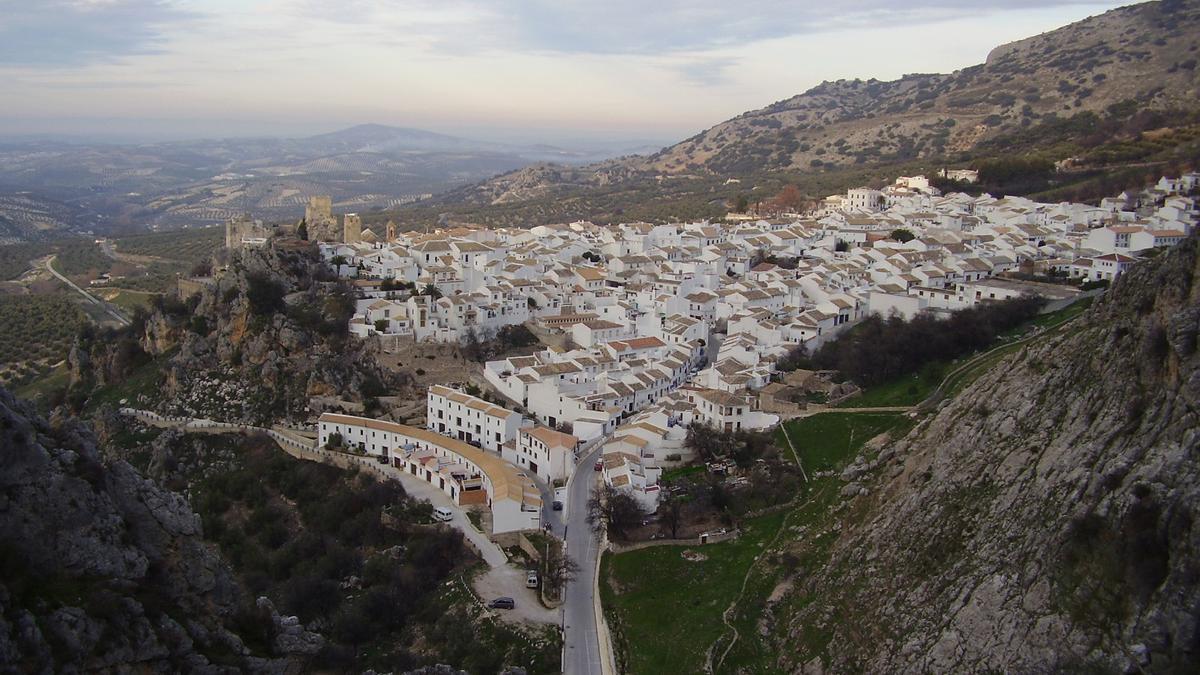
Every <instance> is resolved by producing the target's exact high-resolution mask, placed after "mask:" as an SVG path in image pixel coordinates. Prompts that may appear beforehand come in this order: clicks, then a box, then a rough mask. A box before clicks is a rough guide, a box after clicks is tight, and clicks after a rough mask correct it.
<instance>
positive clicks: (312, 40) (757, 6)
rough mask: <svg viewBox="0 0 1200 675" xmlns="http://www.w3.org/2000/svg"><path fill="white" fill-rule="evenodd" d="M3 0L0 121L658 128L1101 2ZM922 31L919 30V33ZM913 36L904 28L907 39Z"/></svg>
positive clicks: (913, 61)
mask: <svg viewBox="0 0 1200 675" xmlns="http://www.w3.org/2000/svg"><path fill="white" fill-rule="evenodd" d="M993 4H994V3H983V2H977V1H975V0H923V1H921V2H918V3H916V4H910V5H908V6H906V7H905V8H904V9H903V10H898V11H897V10H891V9H890V6H889V5H888V4H885V3H882V2H879V1H878V0H852V1H851V2H848V3H843V4H842V5H841V6H840V7H839V8H838V13H837V14H836V15H830V14H829V10H828V8H827V6H826V5H824V4H820V3H815V2H799V3H789V4H788V5H787V6H785V7H776V6H774V5H773V3H770V2H767V0H752V1H751V2H749V3H741V4H740V5H738V6H736V7H730V6H727V5H725V4H724V3H717V2H707V1H699V0H698V1H697V2H667V3H662V4H661V5H659V6H654V7H644V6H642V5H641V4H639V3H633V2H625V1H618V2H613V3H605V4H604V5H593V4H591V3H585V2H558V3H542V2H535V3H529V4H527V5H522V6H521V7H519V8H510V9H508V10H504V9H499V8H497V7H496V6H494V5H493V4H490V3H485V2H473V1H471V0H446V1H445V2H432V1H431V0H396V1H392V2H366V1H363V0H354V1H350V2H345V3H338V4H337V5H336V8H334V7H328V6H326V5H325V4H324V3H320V2H316V1H315V0H255V1H251V2H235V1H234V0H49V1H47V2H42V3H38V4H37V5H35V6H26V5H24V4H22V3H19V2H15V1H13V0H2V1H0V7H4V10H5V11H4V12H3V13H2V15H0V16H3V18H0V78H3V80H4V81H5V82H6V85H7V86H6V89H7V92H8V96H7V100H6V104H7V105H6V107H5V108H6V109H5V110H4V112H2V113H0V138H7V139H15V138H19V137H30V136H33V137H57V138H63V139H66V138H70V139H76V140H83V141H87V140H88V139H93V142H95V141H101V142H103V141H105V139H119V140H112V141H111V142H152V141H172V140H194V139H204V138H237V137H264V136H267V137H301V136H310V135H315V134H320V133H329V132H333V131H337V130H339V129H344V128H347V127H352V126H356V125H360V124H384V125H388V126H397V127H411V128H417V129H423V130H427V131H433V132H438V133H444V134H449V135H453V136H461V137H465V138H472V139H478V140H485V141H499V142H523V143H534V142H540V143H550V144H554V143H569V144H571V145H579V144H581V143H587V142H593V143H623V142H634V141H641V142H646V143H650V144H669V143H673V142H676V141H678V140H682V139H683V138H686V137H689V136H691V135H693V134H695V133H697V132H698V131H700V130H702V129H705V128H708V127H710V126H712V125H713V124H717V123H719V122H721V121H723V120H725V119H728V118H730V117H733V116H735V115H737V114H740V113H742V112H744V111H747V110H752V109H755V108H759V107H762V106H764V105H768V104H770V103H772V102H774V101H777V100H781V99H784V98H788V97H790V96H793V95H795V94H798V93H800V92H802V91H804V90H806V89H808V88H810V87H811V86H813V85H816V84H817V83H819V82H821V81H822V80H835V79H842V78H862V79H869V78H877V79H881V80H887V79H894V78H897V77H899V76H901V75H903V74H905V73H910V72H949V71H952V70H955V69H958V68H962V67H966V66H969V65H972V64H975V63H980V62H982V61H983V60H984V58H985V57H986V56H987V53H988V52H989V51H990V50H991V49H992V48H994V47H995V46H997V45H999V44H1002V43H1005V42H1010V41H1013V40H1016V39H1021V38H1024V37H1029V36H1032V35H1036V34H1038V33H1040V32H1045V31H1048V30H1052V29H1054V28H1058V27H1060V26H1062V25H1065V24H1068V23H1071V22H1073V21H1077V20H1080V19H1083V18H1085V17H1087V16H1090V15H1094V14H1097V13H1100V12H1103V11H1106V10H1107V9H1111V8H1113V7H1117V6H1120V5H1122V4H1127V3H1120V2H1073V1H1072V0H1050V2H1042V3H1038V2H1030V1H1026V0H1020V1H1019V2H1013V3H1007V4H1006V5H1005V6H1004V7H1002V8H995V7H993V6H992V5H993ZM933 32H935V33H936V39H930V33H933ZM914 45H917V46H918V47H919V48H914Z"/></svg>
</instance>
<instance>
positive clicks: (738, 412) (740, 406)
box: [679, 387, 779, 431]
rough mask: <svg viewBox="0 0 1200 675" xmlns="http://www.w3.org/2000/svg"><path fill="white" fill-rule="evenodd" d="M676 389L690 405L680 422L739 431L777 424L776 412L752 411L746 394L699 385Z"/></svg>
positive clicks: (752, 408) (764, 427) (751, 405)
mask: <svg viewBox="0 0 1200 675" xmlns="http://www.w3.org/2000/svg"><path fill="white" fill-rule="evenodd" d="M679 391H680V394H682V395H683V396H684V400H686V401H687V402H688V403H689V404H691V405H692V406H693V410H692V412H691V413H690V415H686V416H685V419H684V424H691V423H693V422H698V423H700V424H704V425H707V426H710V427H713V428H715V429H719V430H721V431H741V430H743V429H745V430H754V429H767V428H769V427H773V426H775V425H776V424H778V423H779V416H778V415H772V414H770V413H764V412H760V411H758V410H755V409H754V406H753V403H752V402H751V400H750V397H749V396H745V395H742V394H733V393H730V392H728V391H721V390H719V389H704V388H700V387H683V388H682V389H680V390H679Z"/></svg>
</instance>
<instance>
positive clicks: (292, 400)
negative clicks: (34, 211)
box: [68, 240, 407, 424]
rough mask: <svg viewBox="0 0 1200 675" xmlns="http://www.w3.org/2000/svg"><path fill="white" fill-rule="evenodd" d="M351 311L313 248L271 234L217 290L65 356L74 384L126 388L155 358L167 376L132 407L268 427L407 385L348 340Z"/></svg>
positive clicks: (90, 338)
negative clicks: (314, 402) (327, 404)
mask: <svg viewBox="0 0 1200 675" xmlns="http://www.w3.org/2000/svg"><path fill="white" fill-rule="evenodd" d="M353 310H354V300H353V298H352V296H351V294H350V293H349V291H348V290H347V288H346V287H345V285H344V283H342V282H339V281H338V280H337V279H336V278H335V277H333V276H332V274H331V272H330V270H329V269H328V267H327V266H325V265H323V264H322V263H321V261H320V260H319V258H318V256H317V255H316V251H315V249H313V248H312V247H311V246H305V245H304V244H303V242H296V241H294V240H283V241H272V242H271V243H270V244H268V245H267V246H265V247H262V248H250V249H243V250H241V251H238V252H237V253H235V254H234V255H233V256H231V259H230V261H229V264H228V266H227V267H226V268H225V269H224V270H223V271H222V272H221V273H220V274H218V275H217V277H216V280H215V281H214V282H213V283H212V284H211V285H210V286H207V287H205V288H204V289H203V290H202V291H201V292H200V293H198V294H195V295H193V296H191V297H188V298H185V299H182V300H174V299H168V300H164V301H163V302H161V303H160V304H159V305H158V306H156V307H155V308H154V310H153V311H152V312H150V313H149V314H148V315H146V316H144V317H138V319H137V320H135V322H134V325H133V326H132V327H131V328H130V329H128V330H127V331H126V332H125V333H123V334H118V335H115V336H106V335H93V334H90V333H85V334H84V335H83V337H81V339H80V343H79V344H77V345H76V348H75V349H73V350H72V352H71V355H70V358H69V359H68V361H69V364H70V365H71V368H72V374H73V378H72V381H73V386H74V387H76V388H77V389H78V390H80V391H85V392H87V391H90V389H91V388H92V387H94V386H97V385H100V386H103V385H106V384H110V383H116V384H120V383H121V382H122V381H124V380H125V379H126V378H127V377H128V376H129V375H130V374H131V373H132V372H133V371H134V370H135V369H136V368H139V367H142V368H144V367H145V362H146V361H147V360H154V361H155V366H156V367H157V368H158V369H159V370H160V371H161V378H157V379H154V384H155V386H154V387H153V388H152V389H151V390H149V391H141V392H138V393H139V394H141V397H140V398H139V399H135V400H132V401H130V405H139V406H143V407H155V408H158V409H160V410H162V411H163V412H168V413H171V414H181V415H193V416H202V417H211V418H215V419H222V420H245V421H248V422H254V423H260V424H261V423H266V422H274V421H277V420H279V419H281V418H290V419H303V418H306V417H307V416H308V415H309V412H310V411H309V410H308V409H307V405H308V403H309V398H310V397H312V396H330V397H334V398H342V399H348V400H352V401H361V400H362V399H363V398H364V397H368V396H377V395H379V394H380V393H382V391H383V388H384V387H385V386H386V387H387V388H388V391H393V392H395V391H397V390H400V389H402V388H403V387H404V386H405V385H406V382H407V381H406V380H404V378H403V377H402V376H400V375H396V374H393V373H388V372H385V371H384V370H383V369H382V368H380V367H379V365H378V363H377V362H376V360H375V358H374V353H373V351H372V347H371V343H368V342H364V341H361V340H354V339H349V336H348V334H347V324H348V321H349V318H350V316H351V315H352V314H353ZM372 392H374V393H372Z"/></svg>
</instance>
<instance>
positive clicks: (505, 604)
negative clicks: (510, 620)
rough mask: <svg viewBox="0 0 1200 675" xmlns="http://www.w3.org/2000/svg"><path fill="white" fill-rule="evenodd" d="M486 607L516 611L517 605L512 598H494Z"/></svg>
mask: <svg viewBox="0 0 1200 675" xmlns="http://www.w3.org/2000/svg"><path fill="white" fill-rule="evenodd" d="M488 607H491V608H492V609H516V608H517V603H516V601H515V600H513V599H512V598H507V597H505V598H496V599H495V600H493V601H491V602H489V603H488Z"/></svg>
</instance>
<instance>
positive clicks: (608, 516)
mask: <svg viewBox="0 0 1200 675" xmlns="http://www.w3.org/2000/svg"><path fill="white" fill-rule="evenodd" d="M587 508H588V517H587V520H588V525H591V526H592V528H593V529H597V530H598V529H599V528H600V527H601V526H603V527H607V528H608V534H609V536H610V537H612V538H613V539H625V538H626V536H627V535H628V533H629V530H631V529H633V528H635V527H637V526H638V525H640V524H641V522H642V518H643V517H645V515H646V512H645V511H643V510H642V506H641V504H638V503H637V500H636V499H634V498H633V497H631V496H629V495H628V494H625V493H624V492H621V491H620V490H617V489H615V488H613V487H612V486H611V485H605V486H604V487H603V488H601V489H600V490H596V491H595V492H593V493H592V497H591V499H589V500H588V503H587Z"/></svg>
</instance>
